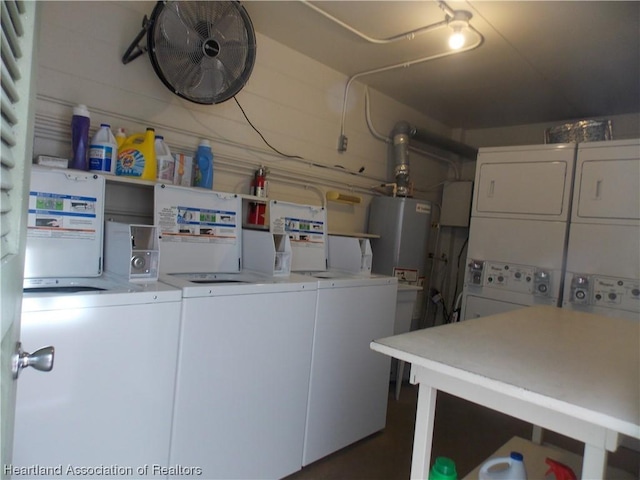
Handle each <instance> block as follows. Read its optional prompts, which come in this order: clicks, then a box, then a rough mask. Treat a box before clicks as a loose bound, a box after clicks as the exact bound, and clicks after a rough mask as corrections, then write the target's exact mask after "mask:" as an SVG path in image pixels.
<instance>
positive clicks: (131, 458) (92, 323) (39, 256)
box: [13, 167, 181, 478]
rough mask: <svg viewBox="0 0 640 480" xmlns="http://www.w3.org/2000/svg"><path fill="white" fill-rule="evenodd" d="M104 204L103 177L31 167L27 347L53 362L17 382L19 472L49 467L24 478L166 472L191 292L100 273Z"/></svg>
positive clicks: (15, 457) (24, 306) (24, 331)
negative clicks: (185, 300)
mask: <svg viewBox="0 0 640 480" xmlns="http://www.w3.org/2000/svg"><path fill="white" fill-rule="evenodd" d="M103 209H104V178H103V177H100V176H99V175H94V174H90V173H87V172H79V171H71V170H60V169H44V168H38V167H34V169H33V170H32V177H31V188H30V202H29V215H28V229H29V230H28V234H27V254H26V268H25V281H24V286H25V294H24V298H23V302H22V326H21V341H22V344H23V348H24V349H25V350H27V351H33V350H35V349H37V348H40V347H43V346H45V345H53V346H54V348H55V355H54V363H53V369H52V370H51V371H50V372H48V373H46V374H43V373H41V372H36V371H29V370H28V371H25V372H24V373H22V374H21V378H20V383H19V385H18V394H17V395H18V396H17V405H16V420H15V421H16V423H15V436H14V450H13V452H14V455H13V461H14V467H25V468H29V467H33V466H34V465H35V466H38V468H43V469H45V470H26V472H27V473H26V475H25V477H29V476H32V477H34V478H42V477H43V476H44V477H50V478H53V477H56V478H78V477H80V478H85V477H103V476H105V475H109V474H111V475H117V476H128V477H145V476H148V477H156V478H160V477H162V475H161V473H160V472H158V471H155V472H154V471H153V470H152V468H151V466H152V465H157V469H162V468H165V469H166V468H167V467H168V454H169V442H170V434H171V420H170V419H171V414H172V408H173V392H174V386H175V370H176V361H177V335H178V331H179V322H180V302H181V294H180V291H179V290H177V289H175V288H172V287H169V286H167V285H163V284H159V283H157V282H151V283H144V282H141V283H130V282H129V281H128V279H127V278H124V277H121V276H116V275H111V274H109V273H104V274H103V273H102V247H103V237H102V231H103V225H102V220H103ZM126 254H127V255H128V254H129V252H126ZM79 275H83V276H79ZM143 465H149V469H147V470H138V468H139V467H141V466H143ZM21 476H22V475H21Z"/></svg>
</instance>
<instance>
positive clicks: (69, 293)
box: [22, 273, 182, 312]
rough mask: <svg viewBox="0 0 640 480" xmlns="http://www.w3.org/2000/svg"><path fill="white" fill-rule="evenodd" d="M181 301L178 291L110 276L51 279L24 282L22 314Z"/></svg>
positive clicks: (105, 274) (166, 286) (162, 284)
mask: <svg viewBox="0 0 640 480" xmlns="http://www.w3.org/2000/svg"><path fill="white" fill-rule="evenodd" d="M181 298H182V295H181V292H180V290H179V289H177V288H175V287H171V286H169V285H166V284H164V283H160V282H150V283H130V282H129V281H128V279H127V278H124V277H120V276H118V275H113V274H110V273H104V274H103V275H101V276H100V277H63V278H53V277H50V278H37V279H29V280H25V288H24V293H23V299H22V310H23V311H26V312H27V311H42V310H70V309H74V308H91V307H108V306H113V305H134V304H147V303H162V302H178V301H180V300H181Z"/></svg>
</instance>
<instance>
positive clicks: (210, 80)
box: [147, 1, 256, 105]
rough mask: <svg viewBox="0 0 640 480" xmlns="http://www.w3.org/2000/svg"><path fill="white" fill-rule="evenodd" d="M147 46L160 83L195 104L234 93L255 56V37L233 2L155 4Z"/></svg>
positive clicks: (218, 100)
mask: <svg viewBox="0 0 640 480" xmlns="http://www.w3.org/2000/svg"><path fill="white" fill-rule="evenodd" d="M147 48H148V51H149V58H150V59H151V64H152V66H153V68H154V70H155V72H156V74H157V75H158V77H159V78H160V80H161V81H162V82H163V83H164V85H165V86H166V87H167V88H168V89H169V90H171V91H172V92H173V93H174V94H176V95H178V96H179V97H182V98H184V99H186V100H189V101H191V102H194V103H199V104H205V105H211V104H216V103H222V102H224V101H226V100H228V99H230V98H232V97H233V96H235V95H236V94H237V93H238V92H239V91H240V90H241V89H242V88H243V87H244V86H245V85H246V83H247V80H248V79H249V76H250V75H251V72H252V70H253V66H254V64H255V58H256V37H255V32H254V29H253V24H252V22H251V19H250V18H249V14H248V13H247V11H246V10H245V8H244V7H243V6H242V5H241V4H240V3H239V2H237V1H230V2H225V1H215V2H200V1H195V2H189V1H173V2H162V1H160V2H158V3H157V4H156V6H155V8H154V10H153V13H152V15H151V20H150V29H149V32H148V35H147Z"/></svg>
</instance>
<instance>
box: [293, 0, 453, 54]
mask: <svg viewBox="0 0 640 480" xmlns="http://www.w3.org/2000/svg"><path fill="white" fill-rule="evenodd" d="M300 1H301V3H303V4H304V5H306V6H307V7H309V8H310V9H312V10H315V11H316V12H318V13H319V14H320V15H323V16H324V17H326V18H328V19H329V20H331V21H332V22H334V23H336V24H338V25H340V26H341V27H342V28H344V29H346V30H349V31H350V32H351V33H353V34H354V35H357V36H358V37H360V38H362V39H363V40H366V41H367V42H369V43H375V44H378V45H384V44H387V43H393V42H397V41H399V40H413V39H414V38H415V37H416V35H420V34H422V33H426V32H430V31H431V30H435V29H438V28H440V27H444V26H446V25H447V23H448V22H447V20H443V21H441V22H437V23H433V24H431V25H426V26H424V27H420V28H416V29H414V30H409V31H408V32H404V33H399V34H398V35H394V36H392V37H388V38H373V37H370V36H369V35H367V34H366V33H362V32H361V31H360V30H357V29H355V28H353V27H352V26H351V25H347V24H346V23H344V22H343V21H342V20H340V19H338V18H336V17H334V16H333V15H331V14H330V13H328V12H325V11H324V10H322V9H320V8H318V7H316V6H315V5H313V4H311V3H309V2H307V1H306V0H300ZM439 3H442V2H439ZM440 8H442V7H440ZM447 8H448V7H447ZM449 10H450V9H449ZM451 16H452V17H453V15H451Z"/></svg>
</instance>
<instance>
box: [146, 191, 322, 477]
mask: <svg viewBox="0 0 640 480" xmlns="http://www.w3.org/2000/svg"><path fill="white" fill-rule="evenodd" d="M155 201H156V208H155V209H156V219H157V221H156V223H157V224H158V225H159V227H160V228H161V236H162V239H161V242H160V251H161V256H162V259H163V260H162V261H161V268H160V269H161V276H160V279H161V280H162V281H163V282H165V283H167V284H170V285H173V286H175V287H178V288H180V289H181V291H182V316H181V318H182V324H181V330H180V346H179V360H178V373H177V380H176V396H175V408H174V414H173V436H172V442H171V453H170V457H169V458H170V464H171V465H179V466H181V467H185V468H184V469H179V468H176V469H175V470H174V471H172V472H170V475H169V477H170V478H183V477H184V478H193V471H192V470H190V469H189V467H198V468H200V469H201V470H200V475H201V477H202V478H207V479H216V478H224V479H231V478H238V479H247V478H282V477H284V476H287V475H289V474H291V473H293V472H295V471H297V470H299V469H300V468H301V467H302V447H303V441H304V427H305V415H306V408H307V395H308V390H309V373H310V364H311V345H312V339H313V324H314V318H315V310H316V289H317V283H316V282H315V280H313V279H311V278H309V277H298V276H289V275H287V274H286V273H288V271H287V272H286V273H285V272H284V271H283V270H282V269H281V268H279V267H280V266H282V265H285V267H286V263H287V262H286V253H287V248H286V246H285V248H279V245H278V244H280V242H279V241H276V239H275V237H274V236H273V235H271V234H270V233H269V232H261V233H262V234H263V235H262V236H260V238H261V239H262V240H265V241H266V243H262V244H261V245H262V246H264V249H262V247H258V246H255V245H254V248H255V249H256V250H260V251H262V252H264V255H257V256H258V258H261V259H263V260H264V259H265V258H267V257H268V261H267V262H266V263H267V264H268V265H270V266H271V268H272V269H274V272H272V275H268V274H266V273H264V272H258V271H247V270H242V263H243V262H242V238H243V234H242V229H241V223H242V215H241V199H240V198H239V197H237V196H236V195H231V194H222V193H216V192H211V191H207V190H199V189H181V188H180V187H170V186H167V187H164V188H162V187H157V189H156V198H155ZM247 237H251V238H253V234H249V233H248V234H247ZM257 243H258V244H260V241H257ZM168 252H171V253H170V254H169V253H168ZM254 253H255V252H254ZM283 254H284V255H283ZM167 255H171V257H172V259H171V260H170V261H169V262H165V261H164V260H165V259H166V258H167ZM276 266H277V267H278V268H276ZM275 270H278V274H277V275H276V272H275Z"/></svg>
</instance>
